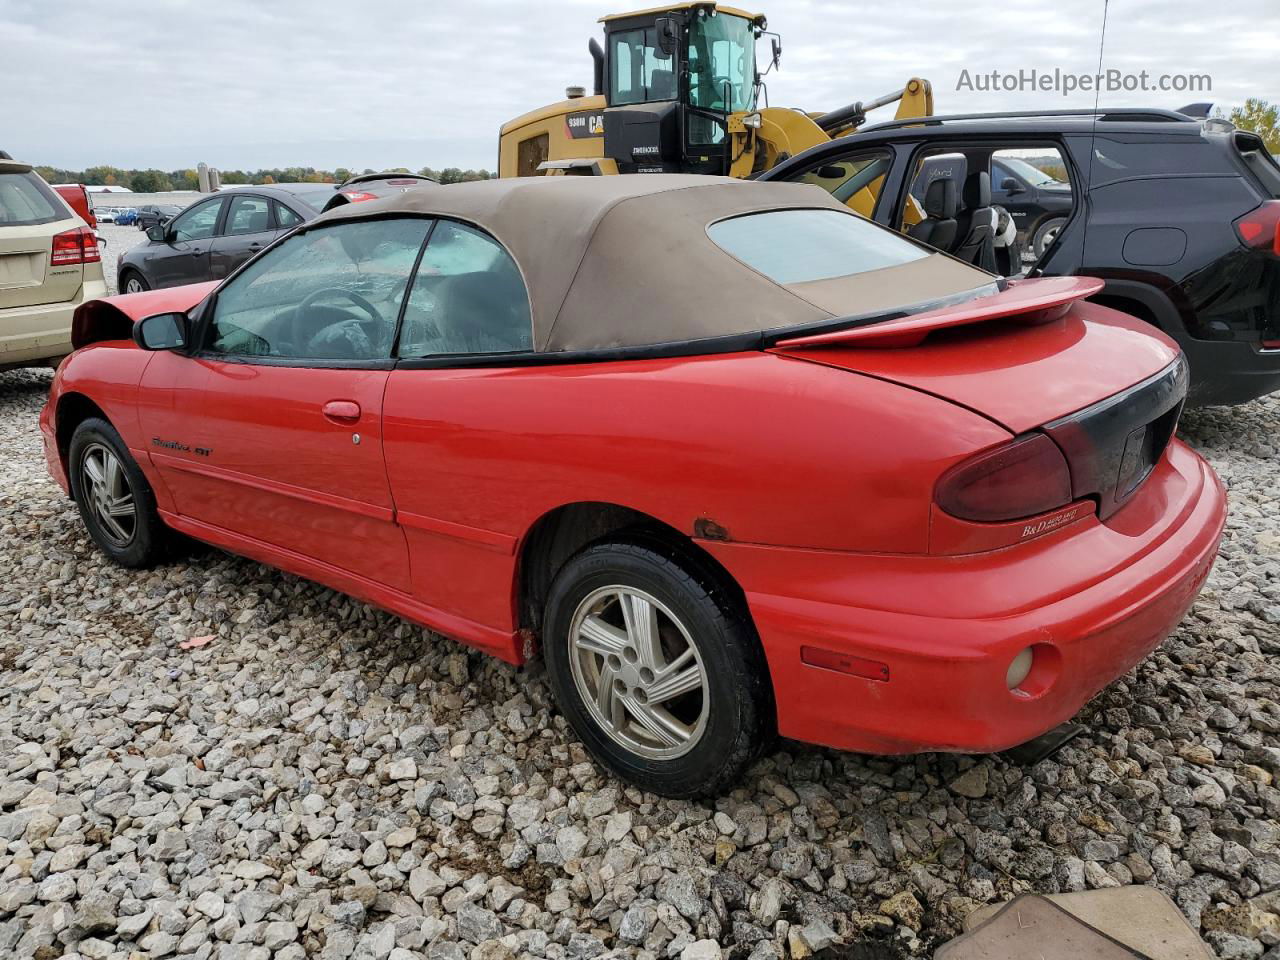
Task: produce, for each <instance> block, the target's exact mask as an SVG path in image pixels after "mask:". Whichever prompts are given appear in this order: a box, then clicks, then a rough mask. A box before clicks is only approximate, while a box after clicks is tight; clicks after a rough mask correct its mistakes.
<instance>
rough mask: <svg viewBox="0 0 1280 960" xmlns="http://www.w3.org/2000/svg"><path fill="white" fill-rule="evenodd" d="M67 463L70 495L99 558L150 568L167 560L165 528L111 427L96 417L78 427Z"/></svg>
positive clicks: (142, 479)
mask: <svg viewBox="0 0 1280 960" xmlns="http://www.w3.org/2000/svg"><path fill="white" fill-rule="evenodd" d="M67 460H68V476H69V477H70V480H71V495H72V496H73V497H74V498H75V501H76V506H77V507H79V508H80V518H81V519H82V520H83V521H84V525H85V527H86V528H88V530H89V536H90V537H92V538H93V542H94V543H96V544H97V545H98V548H99V549H100V550H101V551H102V552H103V553H105V554H106V555H107V556H108V557H110V558H111V559H112V560H113V561H115V562H116V563H118V564H120V565H121V566H123V567H149V566H153V565H155V564H156V563H159V562H160V561H162V560H164V559H166V558H167V557H168V555H169V547H170V543H171V536H170V532H169V529H168V528H167V527H166V526H165V525H164V521H162V520H161V519H160V514H159V512H158V511H157V510H156V498H155V495H154V494H153V493H152V492H151V487H150V485H149V484H148V483H147V478H146V477H144V476H143V475H142V471H141V470H140V469H139V467H138V464H137V463H136V462H135V461H134V459H133V457H132V456H130V454H129V450H128V448H127V447H126V446H125V444H124V441H123V440H121V439H120V434H118V433H117V432H116V430H115V427H113V426H111V424H109V423H107V421H105V420H101V419H99V418H97V417H91V418H90V419H88V420H85V421H84V422H82V423H81V424H80V425H79V426H78V427H76V429H75V433H73V434H72V435H71V448H70V451H69V456H68V458H67Z"/></svg>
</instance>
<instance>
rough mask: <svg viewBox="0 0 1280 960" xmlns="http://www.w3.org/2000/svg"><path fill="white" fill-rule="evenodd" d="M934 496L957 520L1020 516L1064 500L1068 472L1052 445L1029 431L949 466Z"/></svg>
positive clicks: (1067, 495) (1067, 497) (1068, 492)
mask: <svg viewBox="0 0 1280 960" xmlns="http://www.w3.org/2000/svg"><path fill="white" fill-rule="evenodd" d="M934 499H935V500H937V502H938V506H940V507H941V508H942V509H943V510H945V511H946V512H947V513H949V514H951V515H952V516H953V517H959V518H960V519H961V520H972V521H974V522H977V523H1000V522H1003V521H1008V520H1021V519H1023V518H1024V517H1034V516H1036V515H1037V514H1040V513H1047V512H1048V511H1050V510H1056V509H1057V508H1058V507H1065V506H1066V505H1067V504H1068V503H1070V502H1071V471H1070V470H1069V469H1068V467H1067V459H1066V457H1064V456H1063V455H1062V451H1061V450H1059V449H1058V445H1057V444H1056V443H1054V442H1053V441H1052V440H1051V439H1049V437H1048V436H1046V435H1045V434H1043V433H1035V434H1031V435H1030V436H1027V437H1022V438H1021V439H1018V440H1013V441H1011V442H1010V443H1006V444H1005V445H1004V446H1001V447H996V448H995V449H994V450H988V451H986V452H985V453H980V454H978V455H977V456H974V457H970V458H969V459H968V460H966V461H964V462H963V463H961V464H958V465H956V466H954V467H952V468H951V469H950V470H948V471H947V472H946V473H944V474H943V475H942V478H941V479H940V480H939V481H938V486H937V489H936V490H935V491H934Z"/></svg>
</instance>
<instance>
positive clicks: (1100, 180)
mask: <svg viewBox="0 0 1280 960" xmlns="http://www.w3.org/2000/svg"><path fill="white" fill-rule="evenodd" d="M1024 164H1025V165H1026V166H1029V167H1031V168H1032V170H1037V171H1039V172H1040V173H1041V174H1044V175H1046V176H1047V178H1048V179H1047V180H1044V181H1039V182H1037V181H1038V178H1037V177H1035V176H1034V175H1031V174H1028V172H1027V170H1026V168H1025V167H1024ZM944 167H945V168H947V170H948V172H947V174H946V175H945V176H934V177H933V178H932V179H931V178H930V176H929V173H928V171H929V169H932V170H933V172H934V173H935V174H937V172H938V171H939V170H941V169H942V168H944ZM1020 175H1021V176H1020ZM922 176H923V179H922ZM760 179H762V180H795V181H804V182H808V183H816V184H819V185H821V186H823V187H824V188H825V189H827V190H828V191H830V192H831V193H832V194H833V195H834V196H836V197H837V198H839V199H841V200H842V201H844V202H845V203H847V204H848V205H849V206H850V207H851V208H853V209H855V210H857V211H858V212H860V213H863V214H865V215H867V216H870V217H872V218H873V219H875V220H876V221H878V222H880V223H884V224H887V225H890V226H892V227H895V228H897V229H900V230H902V231H904V232H906V233H908V234H911V235H913V236H916V237H917V238H919V239H922V240H924V241H926V242H932V243H933V244H934V245H935V246H938V247H940V248H941V249H943V250H945V251H946V252H948V253H951V254H952V255H953V256H958V257H960V258H961V259H964V260H967V261H969V262H972V263H976V264H979V265H982V266H987V267H988V268H990V267H991V265H993V264H997V263H999V262H1000V258H999V256H998V255H993V247H994V245H995V243H996V233H997V231H996V224H997V222H998V219H999V217H998V214H999V207H1000V206H1003V207H1005V208H1006V210H1007V211H1008V212H1009V213H1011V214H1012V213H1015V211H1016V210H1017V207H1018V203H1019V202H1020V199H1019V198H1020V196H1022V195H1020V194H1019V193H1018V189H1022V190H1023V193H1024V194H1026V193H1032V192H1033V191H1032V187H1034V194H1035V196H1034V202H1035V204H1037V205H1038V206H1039V207H1044V208H1045V211H1046V213H1048V212H1050V211H1049V207H1050V202H1052V203H1053V204H1054V205H1055V208H1054V209H1053V211H1052V212H1053V214H1055V215H1053V216H1049V217H1048V219H1047V220H1046V219H1045V217H1044V216H1043V215H1041V216H1040V218H1039V219H1038V220H1036V219H1032V218H1031V217H1030V214H1028V216H1027V217H1024V218H1022V219H1023V221H1025V225H1024V224H1023V223H1019V224H1018V226H1019V228H1020V229H1019V230H1018V234H1019V236H1018V240H1019V241H1020V245H1021V246H1022V247H1023V248H1025V249H1026V250H1028V251H1029V252H1031V253H1034V254H1036V259H1035V261H1034V263H1033V264H1031V265H1029V266H1028V265H1027V264H1024V263H1023V262H1022V258H1021V257H1020V256H1015V257H1014V258H1013V262H1012V263H1011V264H1008V265H1007V266H1006V268H1005V269H1004V270H1002V271H1000V272H1004V273H1007V274H1022V273H1029V274H1031V275H1036V276H1064V275H1073V274H1084V275H1088V276H1094V277H1099V278H1101V279H1103V280H1105V281H1106V287H1105V288H1104V290H1103V292H1102V293H1100V294H1099V295H1098V296H1097V297H1096V298H1095V299H1096V300H1098V301H1100V302H1104V303H1106V304H1108V305H1109V306H1113V307H1116V308H1118V309H1120V310H1123V311H1125V312H1127V313H1130V314H1132V315H1135V316H1138V317H1140V318H1142V319H1144V320H1146V321H1147V322H1149V323H1151V324H1153V325H1155V326H1157V327H1159V328H1160V329H1161V330H1163V331H1164V332H1165V333H1167V334H1168V335H1169V336H1171V337H1172V338H1173V339H1175V340H1177V341H1178V343H1179V344H1181V346H1182V348H1183V350H1184V351H1185V352H1186V354H1187V358H1188V360H1189V361H1190V363H1191V370H1192V387H1191V393H1190V395H1189V401H1190V402H1191V403H1193V404H1214V403H1242V402H1245V401H1247V400H1251V399H1253V398H1255V397H1259V396H1262V395H1264V394H1267V393H1270V392H1272V391H1274V390H1277V389H1280V166H1278V165H1277V163H1276V161H1275V160H1274V159H1273V158H1272V157H1271V156H1270V154H1268V153H1267V150H1266V148H1265V146H1264V144H1263V142H1262V140H1261V139H1260V138H1259V137H1258V136H1257V135H1255V134H1253V133H1248V132H1246V131H1242V130H1236V129H1235V128H1233V127H1231V126H1230V125H1229V124H1226V123H1224V122H1223V121H1220V120H1203V119H1195V118H1192V117H1189V116H1186V115H1185V114H1182V113H1175V112H1173V111H1168V110H1156V109H1119V110H1101V111H1097V112H1095V111H1051V112H1047V113H1034V114H1027V113H1004V114H969V115H964V116H955V117H930V118H927V119H925V120H920V119H915V120H902V121H894V122H891V123H885V124H879V125H876V126H873V127H868V128H864V129H863V130H861V131H859V132H858V133H855V134H853V135H851V136H847V137H842V138H840V139H838V140H833V141H832V142H831V143H825V144H821V145H819V146H817V147H814V148H812V149H810V150H807V151H805V152H804V153H801V154H797V155H796V156H794V157H792V158H790V159H789V160H787V161H785V162H784V163H782V164H780V165H778V166H777V167H774V168H773V169H772V170H769V171H767V172H765V173H764V174H763V175H762V176H761V177H760ZM1006 181H1013V182H1012V183H1006ZM1059 184H1060V185H1061V186H1060V185H1059ZM1086 184H1087V189H1083V186H1084V185H1086ZM1009 187H1014V188H1015V189H1013V190H1010V189H1009ZM1063 195H1066V196H1067V197H1068V198H1069V203H1068V204H1066V205H1065V206H1064V205H1062V203H1061V201H1062V198H1063ZM1050 196H1052V201H1050V199H1049V197H1050ZM1022 199H1026V198H1025V197H1022ZM1014 219H1015V223H1016V222H1017V219H1018V218H1016V217H1015V218H1014ZM1037 238H1039V239H1040V240H1041V241H1043V242H1042V243H1041V244H1040V249H1039V250H1038V251H1037V243H1036V241H1037ZM997 253H998V251H997Z"/></svg>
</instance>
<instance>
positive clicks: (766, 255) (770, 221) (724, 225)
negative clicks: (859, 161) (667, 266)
mask: <svg viewBox="0 0 1280 960" xmlns="http://www.w3.org/2000/svg"><path fill="white" fill-rule="evenodd" d="M707 235H708V236H709V237H710V238H711V239H712V241H713V242H714V243H715V244H716V246H718V247H719V248H720V249H721V250H723V251H725V252H726V253H728V254H731V255H732V256H734V257H737V258H738V259H739V260H741V261H742V262H743V263H745V264H746V265H747V266H748V267H750V268H751V269H753V270H756V271H758V272H759V273H763V274H764V275H765V276H766V277H768V278H769V279H770V280H772V281H773V282H774V283H780V284H787V283H805V282H807V281H810V280H831V279H833V278H835V277H849V276H854V275H855V274H859V273H869V272H871V271H872V270H883V269H884V268H886V267H896V266H900V265H902V264H904V263H911V262H912V261H914V260H923V259H924V258H925V257H927V256H929V253H928V251H926V250H923V249H921V248H920V247H918V246H916V245H915V244H914V243H912V242H911V241H910V240H907V239H905V238H903V237H900V236H898V235H897V234H896V233H894V232H893V231H892V230H887V229H885V228H884V227H881V226H878V225H876V224H874V223H872V222H871V221H869V220H865V219H863V218H862V217H858V216H854V215H853V214H848V213H841V212H840V211H839V210H822V209H812V210H803V209H800V210H770V211H767V212H764V213H749V214H745V215H743V216H740V217H733V218H731V219H728V220H721V221H719V222H717V223H713V224H711V226H709V227H708V228H707Z"/></svg>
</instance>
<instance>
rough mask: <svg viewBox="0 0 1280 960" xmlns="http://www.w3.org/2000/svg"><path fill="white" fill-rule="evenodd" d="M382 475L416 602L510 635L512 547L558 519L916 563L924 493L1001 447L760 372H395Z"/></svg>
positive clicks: (817, 385) (798, 375) (739, 358)
mask: <svg viewBox="0 0 1280 960" xmlns="http://www.w3.org/2000/svg"><path fill="white" fill-rule="evenodd" d="M384 416H385V433H384V443H385V449H386V456H387V468H388V474H389V477H390V481H391V487H392V492H393V495H394V497H395V501H396V507H397V511H398V512H399V513H400V515H401V517H402V518H407V519H402V522H404V523H405V524H406V533H407V535H408V536H409V537H410V545H411V549H412V550H413V556H414V580H415V590H416V592H418V593H419V595H420V596H421V597H422V598H423V599H424V600H427V601H428V602H430V603H433V604H436V605H439V606H441V607H443V608H445V609H448V610H451V611H453V612H456V613H459V614H462V615H464V616H468V617H471V618H472V619H475V620H478V621H480V622H482V623H486V624H489V625H492V626H495V627H504V628H509V627H511V626H512V624H513V622H514V603H513V598H511V597H509V596H501V595H500V592H499V591H495V590H494V589H493V585H494V584H495V583H502V582H503V580H502V579H500V578H503V577H505V578H506V582H508V583H513V582H514V581H513V574H514V570H515V564H516V556H517V554H518V549H519V545H520V543H521V541H522V540H523V539H524V537H525V536H526V535H527V533H528V532H529V530H530V528H531V527H532V526H533V525H534V523H535V522H536V521H537V520H538V519H539V518H540V517H541V516H543V515H544V514H546V513H548V512H549V511H551V510H554V509H555V508H557V507H560V506H563V505H565V504H570V503H577V502H599V503H610V504H617V505H620V506H625V507H629V508H631V509H634V510H638V511H640V512H641V513H644V514H647V515H649V516H651V517H654V518H656V519H658V520H661V521H662V522H664V523H666V524H668V525H669V526H671V527H674V528H675V529H677V530H679V531H681V532H683V533H685V534H686V535H689V536H698V535H699V532H700V530H703V529H705V528H704V527H703V526H702V523H703V522H705V521H711V522H713V523H714V524H715V525H716V526H717V527H718V528H720V529H722V530H723V531H724V536H725V537H726V538H727V539H729V540H733V541H735V542H745V543H761V544H771V545H787V546H804V547H812V548H820V549H829V550H856V551H862V552H884V553H918V552H925V551H926V550H927V547H928V535H929V508H930V503H931V500H932V490H933V484H934V482H935V480H936V478H937V477H938V475H939V474H940V473H941V472H942V471H943V470H945V469H946V468H947V467H948V466H950V465H951V464H952V463H954V462H956V461H957V460H959V459H960V458H962V457H963V456H966V455H968V454H969V453H971V452H972V451H974V450H975V449H978V448H980V447H984V446H988V445H990V444H992V443H996V442H999V441H1000V440H1003V439H1006V438H1007V437H1008V436H1009V435H1008V433H1007V432H1005V431H1004V430H1002V429H1001V428H999V427H997V426H996V425H995V424H993V423H991V422H990V421H988V420H986V419H985V418H982V417H980V416H978V415H976V414H973V413H971V412H969V411H965V410H962V409H960V408H959V407H956V406H954V405H952V404H950V403H947V402H945V401H942V400H939V399H937V398H935V397H931V396H927V395H925V394H923V393H919V392H916V391H913V390H910V389H906V388H903V387H901V386H898V385H895V384H890V383H886V382H884V381H881V380H876V379H873V378H869V377H864V376H861V375H858V374H853V373H849V372H847V371H843V370H834V369H831V368H827V367H822V366H819V365H816V364H812V363H806V362H803V361H797V360H794V359H790V358H786V357H781V356H776V355H771V354H763V353H744V354H728V355H721V356H715V357H699V358H687V359H665V360H630V361H623V362H613V363H598V364H572V365H571V364H566V365H563V366H529V367H520V368H500V369H453V370H444V369H438V370H406V369H400V370H396V371H394V372H393V373H392V374H391V377H390V380H389V383H388V387H387V393H386V401H385V406H384Z"/></svg>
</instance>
